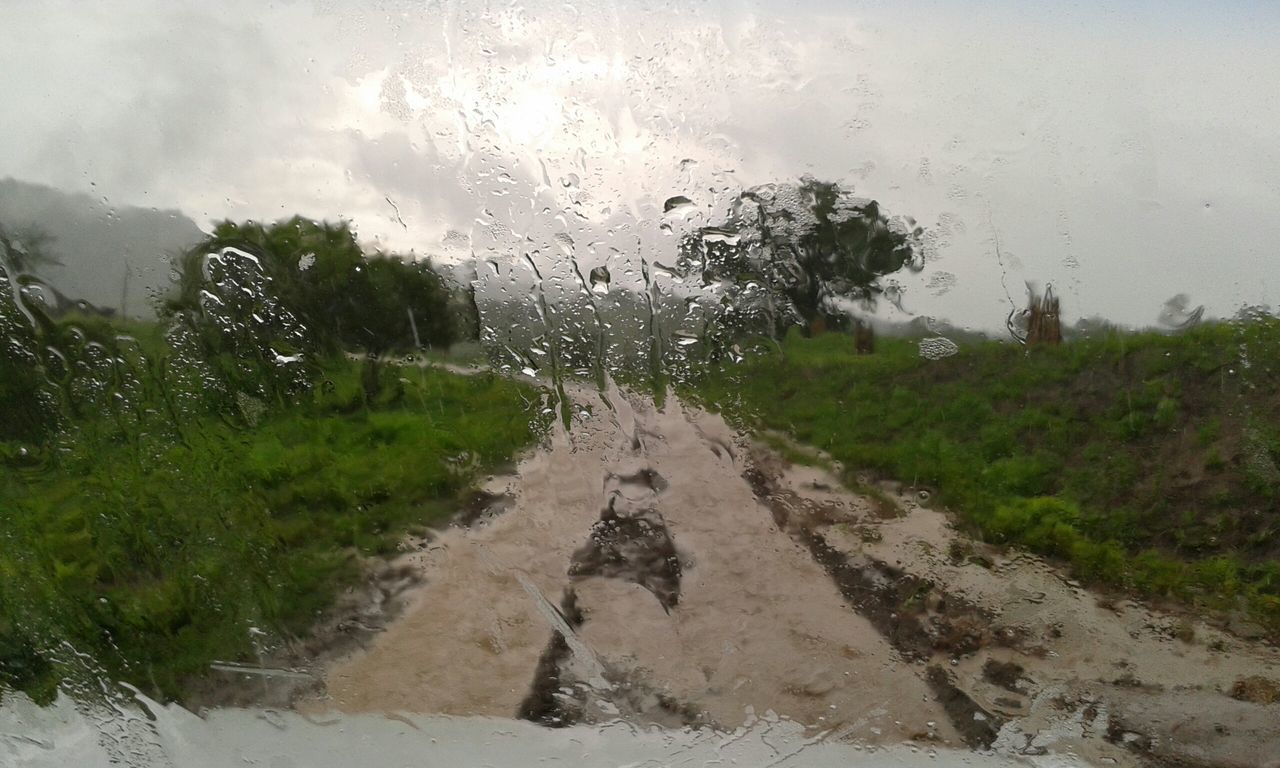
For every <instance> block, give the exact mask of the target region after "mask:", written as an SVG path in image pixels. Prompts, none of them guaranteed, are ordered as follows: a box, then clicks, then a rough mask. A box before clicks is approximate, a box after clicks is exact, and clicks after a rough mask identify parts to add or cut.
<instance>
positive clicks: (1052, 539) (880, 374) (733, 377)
mask: <svg viewBox="0 0 1280 768" xmlns="http://www.w3.org/2000/svg"><path fill="white" fill-rule="evenodd" d="M693 389H694V390H695V393H696V396H697V397H699V398H700V399H701V400H703V401H704V402H706V403H708V404H711V405H713V406H718V407H719V408H720V409H721V410H723V411H724V412H726V414H728V415H729V416H730V417H731V418H734V419H735V420H736V421H738V422H739V423H740V424H742V425H745V426H748V427H756V428H762V429H773V430H779V431H782V432H785V433H787V434H788V435H790V436H791V437H792V438H794V439H796V440H798V441H800V442H802V443H806V444H809V445H812V446H814V447H817V448H821V449H822V450H823V451H825V452H826V453H827V454H829V455H830V456H831V457H833V458H834V459H836V460H838V461H840V462H842V463H843V464H844V465H845V466H846V467H849V468H850V469H851V470H858V469H861V470H871V471H875V472H877V473H879V474H881V475H882V476H889V477H893V478H896V479H898V480H901V481H904V482H908V483H912V484H915V485H920V486H928V487H931V488H932V489H933V490H934V491H935V492H936V496H935V498H936V499H937V500H938V501H940V502H941V503H943V504H945V505H947V506H948V507H950V508H951V509H953V510H955V511H956V513H957V514H958V515H959V517H960V519H961V520H962V521H963V522H964V523H965V524H967V526H968V527H969V529H970V530H971V531H973V532H974V533H976V534H978V535H980V536H982V537H984V538H985V539H987V540H990V541H994V542H1000V543H1006V544H1011V545H1017V546H1022V547H1026V548H1029V549H1032V550H1034V551H1037V552H1040V553H1042V554H1045V555H1048V556H1051V557H1054V558H1058V559H1060V560H1062V561H1065V562H1066V563H1069V564H1070V566H1071V568H1072V570H1073V571H1074V572H1075V573H1076V574H1077V575H1078V577H1080V578H1082V579H1084V580H1087V581H1089V582H1092V583H1096V584H1107V585H1113V586H1118V587H1123V588H1125V589H1129V590H1133V591H1136V592H1138V593H1140V594H1144V595H1149V596H1161V597H1169V598H1173V599H1177V600H1181V601H1184V602H1188V603H1193V604H1198V605H1204V606H1208V607H1212V608H1214V609H1218V610H1222V611H1229V612H1235V611H1244V612H1246V613H1247V614H1249V615H1250V616H1251V617H1252V618H1253V619H1254V620H1255V621H1256V622H1258V623H1259V624H1261V625H1263V626H1264V627H1265V628H1266V629H1267V630H1268V631H1269V632H1270V633H1271V634H1272V636H1280V470H1277V464H1278V463H1280V397H1278V396H1277V394H1276V393H1277V392H1278V391H1280V321H1278V320H1276V319H1274V318H1267V319H1257V320H1254V321H1251V322H1249V323H1243V324H1209V325H1203V326H1200V327H1197V328H1195V329H1192V330H1190V331H1188V332H1185V333H1183V334H1181V335H1162V334H1154V333H1137V334H1135V333H1122V332H1115V331H1112V332H1106V333H1100V334H1095V335H1094V336H1092V337H1090V338H1083V339H1078V340H1075V341H1073V342H1071V343H1067V344H1063V345H1061V346H1033V347H1032V348H1030V349H1025V348H1023V347H1020V346H1017V345H1013V344H1006V343H999V342H995V341H989V342H976V343H971V344H967V345H965V346H962V347H961V349H960V351H959V353H958V354H956V355H954V356H951V357H948V358H944V359H942V360H936V361H930V360H927V359H925V358H923V357H921V356H920V354H919V351H918V347H917V343H916V342H915V341H911V340H905V339H896V340H895V339H882V340H881V341H880V343H879V344H878V346H877V351H876V353H875V354H871V355H857V354H856V353H855V350H854V342H853V339H852V338H850V337H848V336H844V335H839V334H827V335H821V336H817V337H814V338H804V337H801V336H799V335H792V336H790V337H788V338H787V339H786V340H785V341H784V342H783V343H782V345H781V346H780V347H779V346H776V345H773V344H772V343H769V344H761V345H759V347H758V348H757V349H756V350H755V351H754V352H753V354H751V355H750V356H749V357H748V359H747V360H746V361H744V362H743V363H741V364H737V365H734V364H726V365H724V366H721V367H718V368H716V369H714V370H713V371H711V372H709V373H708V374H707V375H705V376H703V377H702V378H701V379H700V380H699V381H698V382H697V383H696V384H695V385H694V387H693Z"/></svg>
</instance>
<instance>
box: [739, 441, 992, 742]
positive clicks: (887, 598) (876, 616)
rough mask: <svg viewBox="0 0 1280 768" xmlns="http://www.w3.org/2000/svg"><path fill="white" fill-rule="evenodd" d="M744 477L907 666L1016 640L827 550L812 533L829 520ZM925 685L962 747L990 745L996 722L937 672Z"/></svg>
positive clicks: (756, 478) (949, 599)
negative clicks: (927, 686) (927, 685)
mask: <svg viewBox="0 0 1280 768" xmlns="http://www.w3.org/2000/svg"><path fill="white" fill-rule="evenodd" d="M743 476H744V478H745V479H746V480H747V482H748V483H750V485H751V488H752V490H753V491H754V492H755V494H756V497H757V498H758V499H760V501H762V502H764V503H765V504H766V505H767V507H768V508H769V510H770V512H771V514H772V515H773V520H774V523H775V524H776V525H777V526H778V527H779V528H780V529H782V530H784V531H786V532H787V533H789V534H790V535H791V537H792V538H793V539H794V540H795V541H796V542H798V543H800V544H802V545H803V546H804V547H805V548H806V549H808V550H809V554H810V555H811V556H812V557H813V559H814V561H816V562H817V563H818V564H819V565H821V566H822V568H823V570H825V571H826V572H827V575H828V576H830V577H831V580H832V581H833V582H835V585H836V588H837V589H838V590H839V591H840V594H841V595H842V596H843V597H844V599H845V601H846V602H847V603H848V604H849V605H850V606H851V607H852V608H853V609H854V610H855V611H857V612H858V614H859V615H861V616H863V617H864V618H866V619H867V620H868V621H870V622H871V624H872V626H874V627H875V628H876V629H877V630H878V631H879V632H880V633H881V634H882V635H883V636H884V637H885V639H887V640H888V641H889V643H890V644H891V645H892V646H893V647H894V648H895V649H897V651H898V652H899V653H901V654H902V655H903V656H904V657H905V658H906V659H907V660H908V661H914V662H927V661H930V660H931V659H932V658H933V657H934V655H935V654H937V653H946V654H948V655H950V656H952V657H953V658H954V657H957V656H964V655H968V654H971V653H974V652H976V651H977V650H979V649H981V648H983V647H985V646H987V645H990V644H995V643H1003V642H1009V641H1010V640H1011V639H1012V638H1015V637H1016V634H1011V633H1007V632H1000V631H998V630H996V629H995V628H994V627H993V617H992V616H991V615H990V614H989V613H987V612H985V611H983V610H981V609H979V608H978V607H977V606H975V605H972V604H970V603H968V602H966V601H963V600H960V599H959V598H956V597H954V596H949V595H947V594H945V593H944V592H942V591H941V590H939V589H937V588H936V587H935V585H934V584H933V583H932V582H930V581H928V580H927V579H921V578H918V577H916V576H913V575H911V574H908V573H906V572H904V571H903V570H901V569H899V568H895V567H894V566H891V565H889V564H888V563H885V562H883V561H880V560H876V559H874V558H871V557H867V556H865V555H850V554H846V553H844V552H841V551H840V550H838V549H836V548H835V547H833V546H831V545H830V544H829V543H827V541H826V539H825V538H824V537H823V535H822V534H821V533H820V532H819V528H820V527H822V526H824V525H829V524H830V523H831V522H832V520H831V519H830V517H829V515H825V514H822V513H821V512H818V513H816V514H815V512H814V511H813V510H810V509H808V508H806V507H797V506H796V505H795V504H794V503H793V502H792V501H791V500H790V499H789V498H788V497H789V494H787V493H786V492H780V489H779V487H778V483H777V480H776V479H775V478H774V477H773V476H771V475H770V474H768V473H766V472H765V471H764V470H762V469H761V468H760V467H759V465H758V464H757V463H756V462H752V464H751V466H749V467H748V468H747V470H746V472H745V473H744V474H743ZM797 511H798V513H797ZM926 681H927V682H928V683H929V686H930V688H931V689H932V690H933V691H934V693H935V695H937V697H938V700H939V702H940V703H941V704H942V706H943V708H944V709H945V711H946V712H947V715H948V718H949V719H950V720H951V721H952V724H953V725H954V726H955V728H956V730H957V731H958V732H959V733H960V735H961V737H962V738H963V739H964V740H965V743H966V744H968V745H969V746H973V747H982V748H986V747H989V746H990V745H991V744H992V743H993V742H994V741H995V738H996V735H997V733H998V732H999V730H1000V726H1001V725H1002V724H1003V720H1002V719H1001V718H999V717H998V716H996V715H994V714H993V713H991V712H988V711H987V710H985V709H983V708H982V707H981V706H979V705H978V703H977V702H975V701H974V700H973V699H972V698H971V697H970V696H969V695H968V694H967V693H965V692H964V691H962V690H960V688H958V687H957V686H956V684H955V682H954V680H953V678H952V676H951V675H950V674H949V673H948V672H946V671H945V670H944V669H942V668H941V667H938V666H930V667H929V669H928V672H927V674H926Z"/></svg>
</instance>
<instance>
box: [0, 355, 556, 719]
mask: <svg viewBox="0 0 1280 768" xmlns="http://www.w3.org/2000/svg"><path fill="white" fill-rule="evenodd" d="M326 375H327V382H326V383H325V385H324V386H320V387H317V388H316V389H315V390H314V392H313V393H311V394H310V395H307V396H304V398H303V399H302V400H301V401H300V402H298V403H296V404H294V405H292V406H289V407H287V408H276V409H269V410H267V409H264V410H263V411H262V412H261V413H260V414H258V415H257V416H255V417H254V418H253V419H252V421H254V422H255V423H254V426H245V425H243V424H237V423H235V422H234V420H231V419H219V418H215V417H212V416H210V417H203V418H199V419H196V420H193V421H190V422H187V423H184V424H182V425H181V430H180V434H179V435H177V436H175V435H173V434H168V433H157V434H148V433H146V432H145V431H140V430H138V429H133V430H124V431H121V430H119V429H115V428H106V427H107V426H110V425H104V427H103V428H102V429H98V428H95V425H94V424H92V423H90V424H82V425H79V426H78V427H77V433H76V439H75V440H73V441H65V440H64V441H62V442H61V443H59V444H57V445H54V446H51V447H50V448H48V449H47V450H34V451H33V450H25V451H24V450H23V449H20V448H19V447H18V446H16V445H13V444H9V445H0V509H2V510H3V514H0V690H3V688H4V687H5V686H9V687H13V688H17V689H20V690H24V691H26V692H27V693H29V694H31V695H32V696H33V697H35V698H37V700H48V699H49V698H51V697H52V696H53V694H54V693H55V691H56V689H57V686H58V685H59V684H73V683H74V682H75V681H76V680H77V679H80V680H82V681H83V680H93V679H95V678H96V677H97V676H98V675H100V674H102V673H106V674H108V675H109V676H110V679H116V680H125V681H127V682H129V683H132V684H134V685H136V686H138V687H139V688H141V689H142V690H144V691H146V692H148V693H150V694H153V695H158V696H161V697H164V698H170V697H179V696H180V695H181V694H182V691H183V689H184V685H185V684H186V683H187V682H188V681H190V680H191V679H193V678H195V677H198V676H200V675H201V674H202V673H204V672H205V671H206V670H207V669H208V664H209V662H210V661H213V660H237V659H238V660H252V658H253V657H252V653H253V642H252V639H251V635H250V628H251V627H256V628H258V629H261V630H264V631H265V632H267V633H268V635H274V636H276V637H287V636H290V635H296V634H301V633H305V632H306V631H307V629H308V628H309V627H310V626H311V625H312V623H313V622H314V621H315V620H316V618H317V616H318V614H320V613H321V612H322V611H324V610H325V608H326V607H328V606H329V605H330V604H331V603H332V600H333V599H334V597H335V595H336V594H337V593H338V592H339V590H340V589H341V588H342V587H343V586H345V585H347V584H350V583H352V582H353V581H354V580H355V579H356V578H357V577H358V575H359V560H360V557H361V556H367V555H384V554H387V553H390V552H392V551H393V550H394V548H395V547H396V545H397V543H398V542H399V541H400V540H401V539H402V537H403V536H404V534H405V533H406V532H408V531H411V530H415V529H420V528H422V527H425V526H431V525H436V524H439V523H441V522H443V521H444V520H446V519H447V518H448V517H449V516H450V515H451V514H452V513H453V512H454V511H455V510H456V509H457V508H458V499H459V498H460V496H461V494H463V493H464V491H465V490H466V489H467V488H468V487H469V486H470V484H471V483H472V482H473V481H474V479H475V477H476V476H477V474H479V473H481V472H483V471H485V470H486V469H491V468H493V467H495V466H496V465H499V464H501V463H502V462H506V461H509V460H511V459H512V458H513V457H514V455H515V454H516V453H517V452H518V451H519V450H520V449H521V448H523V447H525V446H527V445H529V444H531V443H532V442H533V441H535V440H536V439H537V437H538V435H539V433H540V431H541V429H542V428H543V426H545V419H544V418H542V417H539V416H538V415H537V413H536V411H533V410H530V408H529V406H528V405H527V403H533V404H537V403H538V400H539V395H538V393H537V392H535V391H533V389H532V388H530V387H527V386H523V385H519V384H516V383H514V382H512V381H509V380H506V379H502V378H498V377H494V376H491V375H485V374H481V375H477V376H466V377H464V376H457V375H453V374H450V373H446V372H443V371H440V370H435V369H425V370H424V369H419V368H404V369H400V368H394V367H384V368H383V369H382V370H381V372H380V373H379V376H380V378H381V386H380V387H379V388H378V389H379V392H378V395H377V396H376V397H375V398H373V399H370V397H369V394H368V392H369V389H368V386H367V385H368V377H367V374H366V375H365V376H364V377H363V378H362V374H361V369H360V365H359V364H358V363H350V362H347V361H335V362H331V363H329V364H328V366H327V370H326ZM90 660H92V661H90ZM90 665H92V668H90Z"/></svg>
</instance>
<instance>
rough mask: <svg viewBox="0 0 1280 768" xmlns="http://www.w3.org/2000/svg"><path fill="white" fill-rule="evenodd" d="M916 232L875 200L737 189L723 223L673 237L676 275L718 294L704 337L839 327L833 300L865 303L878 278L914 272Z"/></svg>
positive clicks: (837, 190)
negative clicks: (739, 192)
mask: <svg viewBox="0 0 1280 768" xmlns="http://www.w3.org/2000/svg"><path fill="white" fill-rule="evenodd" d="M918 235H919V230H915V231H912V230H911V229H910V228H909V225H908V224H906V223H904V222H903V221H899V220H896V219H889V218H888V217H886V216H885V215H884V214H883V213H882V212H881V210H880V205H879V203H877V202H876V201H874V200H867V199H864V198H857V197H854V196H853V195H852V194H851V193H850V192H849V191H848V190H845V189H843V188H841V187H840V186H839V185H838V184H834V183H829V182H822V181H817V180H814V179H811V178H806V179H804V180H803V181H802V182H801V183H800V184H798V185H793V184H769V185H764V186H760V187H754V188H752V189H749V190H747V191H746V192H744V193H743V194H742V195H740V196H739V198H738V199H737V200H736V201H735V204H734V208H733V211H732V213H731V215H730V217H729V220H728V221H727V222H725V223H724V224H721V225H718V226H714V227H703V228H702V229H700V230H698V231H697V232H694V233H691V234H689V235H687V236H685V237H684V238H683V239H682V241H681V243H680V250H679V256H678V258H677V261H676V269H677V271H679V272H680V273H681V274H683V275H684V276H686V277H693V276H696V277H699V278H700V279H701V281H702V284H703V286H716V287H717V288H718V290H719V291H720V295H719V299H720V301H719V302H718V305H717V307H718V311H717V312H716V313H714V315H713V317H714V320H715V323H716V324H717V325H718V326H721V327H719V328H710V327H709V328H708V334H715V333H726V332H727V333H728V334H729V335H730V336H732V335H734V334H736V333H740V332H742V331H744V330H752V331H754V332H757V333H770V334H776V335H782V334H783V333H785V332H786V329H787V328H788V327H791V326H795V325H799V326H802V327H805V328H813V327H843V326H845V325H847V315H846V314H845V312H844V311H843V310H842V309H840V308H839V307H837V306H836V302H837V300H840V299H845V300H856V301H861V302H864V303H869V302H871V301H874V299H875V298H876V297H877V296H879V295H880V294H881V293H883V288H882V286H881V285H880V283H879V280H880V278H882V277H884V276H886V275H889V274H891V273H893V272H897V271H899V270H901V269H903V268H912V269H919V268H920V267H921V266H922V264H921V262H920V252H919V250H918V249H917V248H915V239H916V237H917V236H918Z"/></svg>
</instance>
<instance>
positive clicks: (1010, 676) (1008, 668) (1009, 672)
mask: <svg viewBox="0 0 1280 768" xmlns="http://www.w3.org/2000/svg"><path fill="white" fill-rule="evenodd" d="M1023 671H1024V670H1023V669H1022V665H1021V664H1019V663H1017V662H1014V661H998V660H996V659H987V661H986V663H985V664H983V665H982V679H983V680H986V681H987V682H988V683H991V684H992V685H998V686H1000V687H1001V688H1003V689H1005V690H1006V691H1009V692H1011V693H1022V692H1023V691H1022V688H1021V687H1020V685H1019V683H1020V682H1021V681H1022V674H1023Z"/></svg>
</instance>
